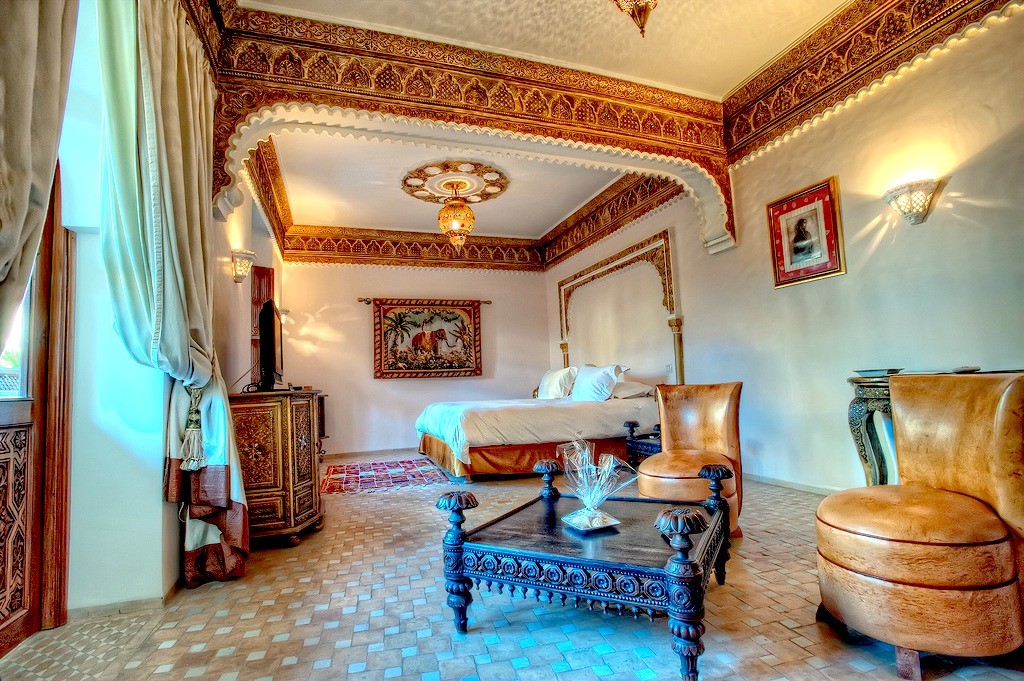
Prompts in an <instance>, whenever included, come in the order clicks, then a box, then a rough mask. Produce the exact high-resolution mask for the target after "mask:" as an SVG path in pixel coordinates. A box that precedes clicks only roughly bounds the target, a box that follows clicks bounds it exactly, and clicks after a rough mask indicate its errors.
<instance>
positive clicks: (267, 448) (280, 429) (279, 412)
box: [232, 401, 286, 492]
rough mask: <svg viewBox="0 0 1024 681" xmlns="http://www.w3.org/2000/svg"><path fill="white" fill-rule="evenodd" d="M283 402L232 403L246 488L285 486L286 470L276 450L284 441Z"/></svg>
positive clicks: (272, 488) (273, 489) (279, 487)
mask: <svg viewBox="0 0 1024 681" xmlns="http://www.w3.org/2000/svg"><path fill="white" fill-rule="evenodd" d="M283 407H284V403H283V402H281V401H273V402H258V403H254V404H246V405H233V406H232V415H233V416H234V419H235V437H236V439H237V441H238V454H239V458H240V459H241V464H242V479H243V481H244V484H245V489H246V490H247V491H252V492H259V491H281V490H284V489H285V483H286V480H285V474H286V471H285V469H284V467H283V466H282V465H281V463H282V462H281V457H280V454H279V452H281V451H283V448H284V447H285V446H286V445H285V436H286V433H285V423H284V409H283Z"/></svg>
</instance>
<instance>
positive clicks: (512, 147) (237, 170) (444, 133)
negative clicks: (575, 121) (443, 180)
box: [214, 92, 736, 253]
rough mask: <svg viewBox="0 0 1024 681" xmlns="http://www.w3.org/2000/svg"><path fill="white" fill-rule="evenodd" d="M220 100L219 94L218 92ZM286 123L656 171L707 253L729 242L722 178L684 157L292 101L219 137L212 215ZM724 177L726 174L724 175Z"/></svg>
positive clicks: (251, 103) (229, 200) (253, 115)
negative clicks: (694, 222)
mask: <svg viewBox="0 0 1024 681" xmlns="http://www.w3.org/2000/svg"><path fill="white" fill-rule="evenodd" d="M231 97H232V98H240V101H242V102H244V103H245V104H242V105H240V106H242V107H243V108H250V109H252V108H253V107H255V104H256V101H257V100H256V99H255V94H254V92H248V93H247V92H234V93H233V94H232V95H231ZM223 99H226V97H225V96H224V95H223V94H222V96H221V100H223ZM287 130H315V131H317V132H319V133H322V134H334V135H342V136H351V137H355V138H359V139H367V140H378V141H384V142H392V143H404V144H415V145H420V146H426V147H434V148H437V149H441V150H444V151H450V152H457V153H472V151H474V150H481V149H485V150H487V151H489V152H492V153H497V154H502V155H507V156H512V157H519V158H526V159H532V160H539V161H545V162H549V163H559V164H564V165H574V166H579V167H587V168H597V169H602V170H615V171H621V172H631V173H638V174H643V175H652V176H656V177H661V178H664V179H668V180H672V181H674V182H677V183H679V184H680V185H682V186H683V187H685V188H686V190H687V194H688V195H689V196H690V197H691V198H692V199H693V200H694V202H695V203H696V206H697V213H698V216H699V220H700V236H701V239H702V242H703V245H704V247H705V248H707V249H708V251H709V252H711V253H716V252H718V251H722V250H725V249H728V248H731V247H733V246H734V245H735V243H736V240H735V236H734V231H733V226H732V220H731V211H732V203H731V194H730V188H729V185H728V184H725V186H724V189H723V186H722V185H721V184H720V182H719V180H718V179H716V177H715V176H714V175H713V174H712V173H711V172H709V171H708V170H707V169H706V168H705V167H703V166H702V165H700V164H698V163H697V162H695V161H693V160H690V159H686V158H680V157H674V156H666V155H663V154H656V153H651V152H644V151H637V150H631V149H627V148H619V147H612V146H606V145H600V144H593V143H580V142H573V141H570V140H566V139H560V138H553V137H545V136H540V135H532V134H525V133H520V132H514V131H510V130H502V129H494V128H487V127H482V126H476V125H467V124H463V123H452V122H443V121H437V120H432V119H421V118H414V117H408V116H401V115H393V114H384V113H380V112H374V111H367V110H363V109H354V108H344V107H339V106H326V105H314V104H308V103H307V104H303V103H300V102H278V103H274V104H268V105H264V106H259V107H256V108H254V109H253V110H251V111H250V112H249V113H248V114H247V115H245V117H244V118H243V120H242V121H241V122H240V123H238V124H237V125H236V126H234V128H233V131H232V132H231V134H230V135H228V136H227V137H226V139H225V140H224V145H223V149H222V154H221V159H220V160H221V162H220V163H218V165H217V166H215V168H216V170H217V171H218V172H221V173H223V178H222V181H220V182H219V183H217V184H215V186H218V187H219V190H218V191H217V193H216V195H215V197H214V201H215V215H216V216H217V217H218V218H219V219H226V217H227V216H228V215H229V214H230V213H231V211H232V210H234V208H235V207H236V206H238V205H240V203H241V200H242V194H241V191H240V189H239V186H238V184H239V181H240V180H241V179H242V171H243V168H244V164H245V160H246V159H247V158H248V157H249V153H250V151H251V150H253V149H255V148H257V146H258V144H259V143H260V142H263V141H266V140H267V139H268V138H269V137H270V135H272V134H274V133H280V132H283V131H287ZM725 178H726V180H727V179H728V175H725Z"/></svg>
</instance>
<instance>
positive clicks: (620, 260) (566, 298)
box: [558, 229, 683, 383]
mask: <svg viewBox="0 0 1024 681" xmlns="http://www.w3.org/2000/svg"><path fill="white" fill-rule="evenodd" d="M639 263H647V264H649V265H650V266H652V267H653V268H654V269H655V271H657V273H658V277H659V278H660V279H661V292H662V299H661V305H662V307H664V308H665V311H666V312H667V313H668V316H667V321H668V327H669V329H670V331H671V332H672V344H673V353H674V354H675V360H676V363H675V380H676V382H677V383H682V382H683V363H682V359H683V355H682V352H683V345H682V317H681V316H680V315H679V314H678V311H677V310H676V295H675V286H674V284H673V282H672V248H671V245H670V238H669V230H667V229H666V230H662V231H660V232H658V233H657V234H654V235H653V236H650V237H647V238H646V239H643V240H641V241H638V242H637V243H635V244H633V245H632V246H628V247H627V248H624V249H623V250H621V251H619V252H618V253H616V254H614V255H612V256H609V257H607V258H605V259H604V260H601V261H599V262H596V263H594V264H593V265H590V266H589V267H585V268H583V269H582V270H580V271H579V272H576V273H575V274H572V275H570V276H568V277H566V278H565V279H562V280H561V281H559V282H558V317H559V324H560V330H561V342H560V343H559V346H560V347H561V349H562V360H563V363H564V365H565V366H569V332H570V330H571V328H570V324H569V309H570V305H571V303H572V296H573V294H574V293H576V292H577V291H579V290H580V289H581V288H583V287H584V286H587V285H588V284H592V283H594V282H596V281H599V280H600V279H603V278H604V277H607V276H609V275H611V274H614V273H616V272H619V271H621V270H623V269H625V268H627V267H630V266H632V265H636V264H639Z"/></svg>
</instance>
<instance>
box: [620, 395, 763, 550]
mask: <svg viewBox="0 0 1024 681" xmlns="http://www.w3.org/2000/svg"><path fill="white" fill-rule="evenodd" d="M742 388H743V384H742V383H719V384H712V385H659V386H658V412H659V415H660V418H661V449H662V451H661V453H660V454H655V455H654V456H651V457H648V458H647V459H645V460H644V461H643V462H642V463H641V464H640V466H639V467H638V468H637V472H638V473H639V474H640V476H639V477H638V478H637V488H638V490H639V491H640V496H643V497H650V498H653V499H672V500H678V501H703V500H705V499H707V498H708V482H707V480H704V479H703V478H700V477H698V475H697V474H698V473H699V472H700V469H701V467H702V466H705V465H706V464H724V465H726V466H728V467H729V469H730V470H732V472H733V478H732V479H730V480H723V481H722V482H723V483H724V484H725V489H724V490H723V492H722V494H723V496H725V498H726V499H727V500H728V502H729V527H730V528H731V529H732V534H733V536H739V534H740V532H739V525H738V519H739V514H740V508H741V506H742V504H743V480H742V474H743V470H742V466H741V465H740V425H739V414H740V390H741V389H742Z"/></svg>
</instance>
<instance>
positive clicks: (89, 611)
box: [68, 582, 181, 622]
mask: <svg viewBox="0 0 1024 681" xmlns="http://www.w3.org/2000/svg"><path fill="white" fill-rule="evenodd" d="M179 591H181V585H180V584H178V583H177V582H175V583H174V584H172V585H171V588H170V589H168V590H167V593H165V594H164V596H163V598H141V599H139V600H135V601H121V602H120V603H109V604H107V605H93V606H88V607H84V608H74V609H72V610H68V622H71V621H77V620H84V619H91V618H93V617H109V616H111V615H129V614H132V613H137V612H144V611H147V610H161V609H163V607H164V606H165V605H167V604H168V603H169V602H170V600H171V599H172V598H174V597H175V596H176V595H177V594H178V592H179Z"/></svg>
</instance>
